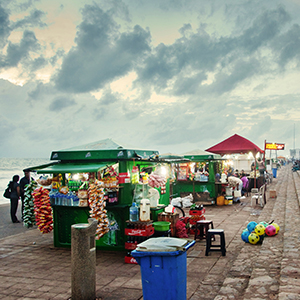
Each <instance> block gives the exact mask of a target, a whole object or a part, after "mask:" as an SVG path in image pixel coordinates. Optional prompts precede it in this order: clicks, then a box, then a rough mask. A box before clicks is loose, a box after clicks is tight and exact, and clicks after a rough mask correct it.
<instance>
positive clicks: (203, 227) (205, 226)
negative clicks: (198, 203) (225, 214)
mask: <svg viewBox="0 0 300 300" xmlns="http://www.w3.org/2000/svg"><path fill="white" fill-rule="evenodd" d="M209 226H210V227H211V229H214V223H213V221H212V220H199V221H197V223H196V226H195V227H196V228H195V238H194V240H196V239H197V238H198V239H200V240H205V239H206V235H207V231H208V230H209ZM198 230H199V234H198Z"/></svg>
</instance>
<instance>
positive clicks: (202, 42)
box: [0, 0, 300, 158]
mask: <svg viewBox="0 0 300 300" xmlns="http://www.w3.org/2000/svg"><path fill="white" fill-rule="evenodd" d="M299 11H300V1H299V0H284V1H277V0H264V1H261V0H251V1H250V0H249V1H241V0H235V1H233V0H211V1H207V0H205V1H202V0H152V1H149V0H111V1H110V0H94V1H89V0H85V1H81V0H72V1H70V0H52V1H49V0H16V1H15V0H0V51H1V52H0V90H1V94H0V141H1V142H0V157H42V158H48V157H50V153H51V151H53V150H60V149H65V148H69V147H73V146H76V145H80V144H86V143H90V142H93V141H98V140H102V139H106V138H112V139H113V140H115V141H117V142H118V143H120V144H122V145H125V146H127V145H130V146H133V147H135V148H145V149H153V150H158V151H160V153H165V152H173V153H183V152H187V151H190V150H193V149H201V150H205V149H207V148H209V147H210V146H213V145H215V144H217V143H218V142H220V141H222V140H224V139H225V138H228V137H229V136H231V135H233V134H235V133H237V134H239V135H242V136H243V137H246V138H248V139H250V140H251V141H252V142H254V143H256V144H257V145H258V146H260V147H261V148H263V147H264V141H265V140H267V142H277V143H285V145H286V150H285V151H280V153H279V154H282V155H286V154H289V149H291V148H293V147H294V143H295V147H296V148H299V147H300V139H299V138H298V137H299V133H300V120H299V118H300V114H299V111H300V84H299V80H300V51H299V49H300V14H299ZM294 133H295V136H296V139H294ZM279 154H278V155H279Z"/></svg>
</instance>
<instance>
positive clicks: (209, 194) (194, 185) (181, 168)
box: [172, 150, 223, 204]
mask: <svg viewBox="0 0 300 300" xmlns="http://www.w3.org/2000/svg"><path fill="white" fill-rule="evenodd" d="M183 156H184V158H186V159H188V160H189V162H183V163H178V164H176V167H175V173H176V181H174V182H173V186H172V190H173V194H174V195H177V196H179V197H180V196H181V197H183V196H185V195H187V194H193V198H194V201H195V202H201V203H203V204H215V203H216V198H217V197H218V193H219V192H220V191H219V189H220V185H219V184H218V183H217V182H216V174H217V173H219V174H220V173H221V170H222V162H223V160H222V158H221V156H220V155H215V154H211V153H209V152H206V151H202V150H194V151H191V152H187V153H184V154H183Z"/></svg>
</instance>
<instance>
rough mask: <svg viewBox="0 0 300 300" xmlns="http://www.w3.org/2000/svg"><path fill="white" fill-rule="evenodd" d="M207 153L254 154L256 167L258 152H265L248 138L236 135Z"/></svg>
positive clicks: (211, 148)
mask: <svg viewBox="0 0 300 300" xmlns="http://www.w3.org/2000/svg"><path fill="white" fill-rule="evenodd" d="M205 151H208V152H212V153H216V154H220V155H225V154H234V153H248V152H253V155H254V158H255V165H256V154H257V153H258V152H259V153H264V151H263V150H261V149H260V148H259V147H258V146H257V145H255V144H254V143H252V142H251V141H249V140H247V139H246V138H244V137H242V136H240V135H238V134H234V135H233V136H231V137H229V138H228V139H226V140H224V141H222V142H220V143H219V144H216V145H215V146H212V147H210V148H208V149H206V150H205ZM255 172H256V169H255ZM255 177H256V174H255ZM254 184H255V186H256V180H255V181H254Z"/></svg>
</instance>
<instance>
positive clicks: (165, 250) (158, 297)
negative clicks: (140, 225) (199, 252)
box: [131, 237, 195, 300]
mask: <svg viewBox="0 0 300 300" xmlns="http://www.w3.org/2000/svg"><path fill="white" fill-rule="evenodd" d="M194 244H195V241H192V242H189V241H188V240H185V239H179V238H173V237H157V238H150V239H148V240H146V241H145V242H143V243H140V244H138V247H137V248H136V250H133V251H132V252H131V255H132V256H133V257H134V258H135V259H136V261H137V263H138V264H139V265H140V268H141V277H142V286H143V299H144V300H153V299H155V300H183V299H186V277H187V276H186V269H187V267H186V256H187V255H186V251H187V250H188V249H189V248H190V247H192V246H193V245H194Z"/></svg>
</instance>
